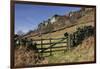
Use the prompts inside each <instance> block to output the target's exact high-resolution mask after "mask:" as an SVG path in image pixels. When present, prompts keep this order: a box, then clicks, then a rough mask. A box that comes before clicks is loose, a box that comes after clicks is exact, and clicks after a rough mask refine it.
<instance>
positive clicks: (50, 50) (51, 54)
mask: <svg viewBox="0 0 100 69" xmlns="http://www.w3.org/2000/svg"><path fill="white" fill-rule="evenodd" d="M51 55H52V46H51V38H50V56H51Z"/></svg>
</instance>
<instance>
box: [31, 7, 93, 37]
mask: <svg viewBox="0 0 100 69" xmlns="http://www.w3.org/2000/svg"><path fill="white" fill-rule="evenodd" d="M92 10H93V8H85V7H82V8H81V9H80V10H77V11H70V12H69V14H68V15H66V14H65V15H57V14H55V15H54V16H52V17H51V18H49V19H48V20H46V21H43V22H41V23H40V24H39V25H38V28H37V29H36V31H35V32H34V31H33V32H32V33H33V34H40V35H41V34H42V33H49V32H52V31H55V30H58V29H60V28H64V27H67V26H70V25H73V24H74V23H77V21H78V19H80V18H81V17H83V16H85V15H86V13H88V12H90V11H92Z"/></svg>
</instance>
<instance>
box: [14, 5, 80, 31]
mask: <svg viewBox="0 0 100 69" xmlns="http://www.w3.org/2000/svg"><path fill="white" fill-rule="evenodd" d="M79 9H80V8H79V7H67V6H46V5H32V4H15V33H18V31H23V32H24V33H27V32H28V31H29V30H34V29H36V28H37V27H38V24H39V23H41V22H43V21H44V20H47V19H48V18H50V17H52V16H53V15H55V14H58V15H65V14H68V13H69V12H70V11H76V10H79Z"/></svg>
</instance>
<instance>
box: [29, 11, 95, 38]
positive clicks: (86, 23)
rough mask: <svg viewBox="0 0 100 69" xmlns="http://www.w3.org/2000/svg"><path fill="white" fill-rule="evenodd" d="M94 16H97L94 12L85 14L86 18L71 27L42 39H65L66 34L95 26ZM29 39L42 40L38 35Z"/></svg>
mask: <svg viewBox="0 0 100 69" xmlns="http://www.w3.org/2000/svg"><path fill="white" fill-rule="evenodd" d="M94 15H95V12H94V11H91V12H88V13H86V14H85V16H83V17H81V18H80V19H78V20H77V22H76V23H72V24H71V25H69V27H68V26H67V27H65V28H64V29H62V30H58V31H55V32H52V33H46V34H42V38H49V37H51V38H58V37H63V36H64V33H65V32H68V33H72V32H74V31H75V30H76V28H78V27H82V26H89V25H92V26H94V19H95V18H94ZM28 36H29V35H28ZM29 37H30V38H32V39H40V38H41V37H40V36H38V34H37V35H36V36H34V34H31V35H30V36H29Z"/></svg>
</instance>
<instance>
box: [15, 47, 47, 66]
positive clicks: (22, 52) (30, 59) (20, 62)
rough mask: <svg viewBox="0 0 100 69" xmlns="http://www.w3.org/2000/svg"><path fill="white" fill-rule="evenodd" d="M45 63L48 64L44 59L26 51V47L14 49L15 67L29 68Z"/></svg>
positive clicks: (30, 51) (32, 51)
mask: <svg viewBox="0 0 100 69" xmlns="http://www.w3.org/2000/svg"><path fill="white" fill-rule="evenodd" d="M46 63H48V61H47V60H46V59H45V58H44V57H40V55H39V54H38V53H35V52H34V50H31V49H27V46H19V47H18V48H16V49H15V66H29V65H35V64H46Z"/></svg>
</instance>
